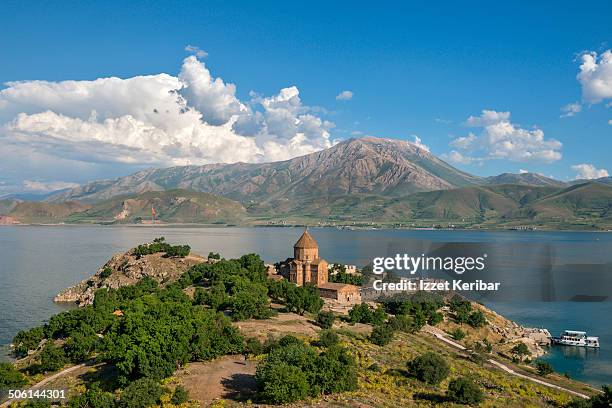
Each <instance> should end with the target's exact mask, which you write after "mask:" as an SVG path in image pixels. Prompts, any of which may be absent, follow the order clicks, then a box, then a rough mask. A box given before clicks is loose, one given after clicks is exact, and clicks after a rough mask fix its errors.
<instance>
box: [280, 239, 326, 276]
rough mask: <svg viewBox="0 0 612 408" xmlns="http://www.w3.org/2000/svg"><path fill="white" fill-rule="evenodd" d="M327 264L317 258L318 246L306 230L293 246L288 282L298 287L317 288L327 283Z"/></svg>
mask: <svg viewBox="0 0 612 408" xmlns="http://www.w3.org/2000/svg"><path fill="white" fill-rule="evenodd" d="M328 274H329V271H328V264H327V261H326V260H325V259H322V258H319V245H318V244H317V241H315V239H314V238H313V237H312V235H310V233H309V232H308V229H306V230H305V231H304V233H303V234H302V236H301V237H300V239H298V241H297V242H296V243H295V245H293V259H292V260H291V261H290V262H289V281H290V282H292V283H295V284H296V285H298V286H303V285H305V284H307V283H312V284H313V285H315V286H319V285H321V284H323V283H327V280H328Z"/></svg>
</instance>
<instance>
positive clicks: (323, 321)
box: [317, 311, 336, 329]
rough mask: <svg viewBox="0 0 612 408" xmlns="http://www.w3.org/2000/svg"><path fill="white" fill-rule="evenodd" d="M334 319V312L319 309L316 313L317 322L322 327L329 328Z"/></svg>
mask: <svg viewBox="0 0 612 408" xmlns="http://www.w3.org/2000/svg"><path fill="white" fill-rule="evenodd" d="M334 320H336V315H335V314H334V312H327V311H321V312H319V313H318V314H317V324H318V325H319V326H320V327H322V328H323V329H331V328H332V326H333V325H334Z"/></svg>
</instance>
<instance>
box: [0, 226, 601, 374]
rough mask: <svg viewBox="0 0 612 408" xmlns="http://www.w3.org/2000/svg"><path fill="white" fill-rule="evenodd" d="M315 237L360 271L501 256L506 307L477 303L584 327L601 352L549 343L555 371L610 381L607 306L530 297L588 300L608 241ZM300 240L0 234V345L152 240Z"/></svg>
mask: <svg viewBox="0 0 612 408" xmlns="http://www.w3.org/2000/svg"><path fill="white" fill-rule="evenodd" d="M312 232H313V235H314V236H315V238H316V239H317V241H318V242H319V247H320V254H321V256H322V257H323V258H325V259H327V260H328V261H329V262H339V263H346V264H355V265H359V266H363V265H366V264H368V263H370V262H371V260H372V258H374V257H378V256H388V255H393V254H395V253H398V252H400V253H405V252H410V251H412V250H414V251H416V252H417V255H419V254H420V253H423V252H425V253H429V252H435V251H441V250H440V248H445V249H444V251H458V255H460V256H461V255H463V256H465V255H466V254H464V253H463V252H464V251H466V248H471V249H470V250H473V251H475V252H476V253H477V254H478V255H481V253H482V251H483V249H484V248H486V251H488V252H490V256H491V263H492V264H493V263H494V261H495V259H497V261H496V262H497V263H496V265H498V266H499V268H496V271H497V272H496V273H497V276H496V277H499V279H503V280H505V282H506V283H507V284H508V286H512V287H513V289H512V290H510V291H507V292H505V293H504V296H505V298H504V299H503V300H506V301H510V302H509V303H508V302H503V303H500V302H497V301H495V302H493V300H494V299H493V298H487V297H485V298H482V299H481V300H482V301H483V303H485V304H487V305H489V306H491V307H492V308H493V309H494V310H496V311H498V312H499V313H501V314H502V315H506V316H507V317H509V318H510V319H513V320H516V321H517V322H519V323H521V324H523V325H527V326H532V327H542V326H544V327H546V328H547V329H549V330H550V331H551V333H552V334H553V335H558V334H559V333H560V332H561V331H563V330H586V331H588V332H589V334H590V335H594V336H599V337H600V342H601V345H602V348H601V350H599V351H597V350H585V349H580V348H572V347H557V346H555V347H552V348H551V352H550V353H549V355H547V356H546V359H548V360H550V362H551V364H553V366H554V367H555V369H556V370H557V371H558V372H561V373H563V372H568V373H569V374H570V375H571V376H572V377H574V378H577V379H580V380H584V381H588V382H591V383H593V384H602V383H612V355H611V351H610V350H611V349H610V347H611V346H612V325H610V324H609V322H610V316H612V302H558V301H557V302H532V301H533V300H535V298H537V299H542V298H544V297H545V298H546V299H549V300H553V299H568V298H569V297H571V296H573V295H574V294H575V293H582V292H584V293H592V290H591V289H588V287H587V286H584V285H585V284H592V283H593V282H594V281H595V282H600V284H596V285H594V286H595V287H596V288H598V290H600V291H602V293H605V292H606V290H607V289H606V288H607V287H608V286H607V285H608V284H609V282H612V273H610V272H612V271H611V270H610V268H607V269H606V267H603V268H602V269H601V270H599V269H595V268H592V267H591V266H590V265H584V263H585V262H588V263H589V264H599V265H605V264H606V263H608V264H609V263H610V262H611V261H612V259H611V256H612V255H611V254H612V234H603V233H585V232H552V233H546V232H479V231H472V232H468V231H398V230H354V231H351V230H336V229H319V228H315V229H313V231H312ZM300 234H301V229H299V228H201V227H157V226H155V227H128V226H113V227H102V226H52V227H42V226H31V227H30V226H22V227H0V259H2V262H1V263H0V281H1V282H2V285H1V286H0V310H2V313H1V314H0V344H7V343H9V342H10V340H11V339H12V337H13V336H14V335H15V333H16V332H17V331H18V330H21V329H24V328H29V327H33V326H36V325H39V324H41V323H42V322H44V321H45V320H46V319H48V318H49V317H50V316H51V315H52V314H54V313H57V312H59V311H61V310H64V309H65V308H66V306H62V305H57V304H54V303H53V301H52V300H53V296H54V295H55V294H56V293H57V292H59V290H61V289H63V288H65V287H67V286H70V285H73V284H74V283H76V282H79V281H80V280H82V279H85V278H86V277H89V276H90V275H91V274H92V273H94V272H95V270H96V269H97V268H98V266H100V265H101V264H103V263H104V262H106V261H107V260H108V259H109V258H110V257H111V256H112V255H113V254H115V253H118V252H123V251H125V250H127V249H129V248H131V247H133V246H135V245H137V244H140V243H142V242H150V241H151V240H152V239H153V238H155V237H159V236H165V237H166V239H167V240H168V241H169V242H174V243H186V244H189V245H191V247H192V248H193V250H194V252H197V253H200V254H208V252H210V251H213V252H219V253H221V254H222V255H224V256H225V257H238V256H240V255H242V254H245V253H251V252H254V253H258V254H260V255H261V256H262V258H263V259H264V260H265V261H266V262H275V261H278V260H284V259H286V258H287V257H289V256H291V255H292V249H293V248H292V245H293V243H294V242H295V241H296V240H297V238H298V237H299V235H300ZM542 248H546V249H545V250H544V249H542ZM517 265H522V266H520V267H517ZM534 265H536V266H534ZM537 265H539V266H537ZM564 265H565V266H564ZM567 265H570V266H569V267H567ZM568 271H569V272H568ZM572 271H579V272H580V273H574V272H572ZM491 274H493V272H491ZM576 275H580V279H578V278H577V276H576ZM593 276H595V277H596V278H597V279H599V280H597V279H594V278H593ZM490 277H491V276H487V278H490ZM551 282H552V283H553V284H554V288H555V290H554V291H551V287H552V286H551ZM601 282H603V284H601ZM585 288H587V289H588V290H587V289H585ZM576 290H578V292H576ZM610 292H612V291H608V293H610ZM519 300H520V301H519ZM581 353H582V354H581Z"/></svg>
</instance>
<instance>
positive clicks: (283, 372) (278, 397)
mask: <svg viewBox="0 0 612 408" xmlns="http://www.w3.org/2000/svg"><path fill="white" fill-rule="evenodd" d="M256 379H257V382H258V383H259V384H260V393H259V395H260V397H261V398H262V399H263V400H264V401H266V402H270V403H272V404H286V403H289V402H294V401H298V400H302V399H304V398H306V397H308V394H309V392H310V385H309V384H308V379H307V378H306V373H305V372H304V371H303V370H301V369H300V368H299V367H294V366H291V365H289V364H287V363H284V362H277V363H275V364H269V365H265V366H263V368H261V369H260V367H257V374H256Z"/></svg>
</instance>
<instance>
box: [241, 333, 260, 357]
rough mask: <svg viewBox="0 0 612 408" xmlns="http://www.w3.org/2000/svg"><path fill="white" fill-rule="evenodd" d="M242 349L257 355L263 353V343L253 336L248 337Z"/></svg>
mask: <svg viewBox="0 0 612 408" xmlns="http://www.w3.org/2000/svg"><path fill="white" fill-rule="evenodd" d="M244 351H245V352H247V353H249V354H253V355H254V356H258V355H260V354H261V353H263V345H262V344H261V343H260V341H259V340H257V339H256V338H255V337H249V338H248V339H246V342H245V347H244Z"/></svg>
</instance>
